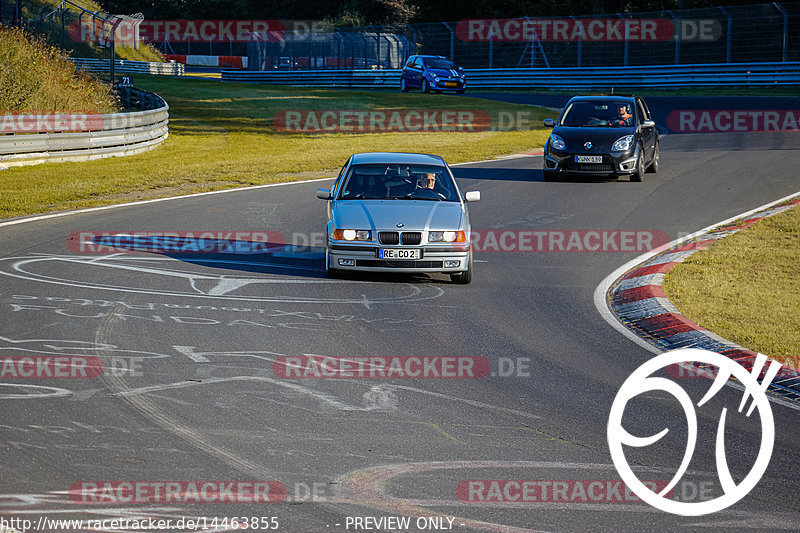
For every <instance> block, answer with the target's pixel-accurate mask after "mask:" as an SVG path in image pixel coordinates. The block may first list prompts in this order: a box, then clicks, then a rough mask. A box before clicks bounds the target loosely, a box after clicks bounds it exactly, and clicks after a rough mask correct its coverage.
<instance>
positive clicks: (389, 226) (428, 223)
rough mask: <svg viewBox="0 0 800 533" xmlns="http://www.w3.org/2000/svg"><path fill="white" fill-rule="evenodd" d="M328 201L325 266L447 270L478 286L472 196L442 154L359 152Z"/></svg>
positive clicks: (324, 193)
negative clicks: (472, 242) (475, 281)
mask: <svg viewBox="0 0 800 533" xmlns="http://www.w3.org/2000/svg"><path fill="white" fill-rule="evenodd" d="M317 197H318V198H322V199H323V200H327V201H328V210H327V213H328V224H327V228H326V233H327V246H326V250H325V264H326V268H327V271H328V274H329V275H330V276H335V275H337V274H339V273H341V272H343V271H371V272H403V273H414V272H443V273H447V274H450V279H451V281H453V282H454V283H462V284H466V283H470V282H471V281H472V249H471V246H470V236H471V234H470V224H469V215H468V212H467V202H475V201H477V200H480V197H481V194H480V192H478V191H470V192H467V193H466V194H465V195H463V197H462V195H461V192H460V191H459V189H458V186H457V185H456V182H455V179H453V173H452V172H451V170H450V167H448V166H447V163H446V162H445V160H444V159H443V158H442V157H440V156H437V155H428V154H408V153H392V152H375V153H363V154H355V155H353V156H351V157H350V159H348V160H347V163H345V165H344V166H343V167H342V170H341V171H340V172H339V176H338V177H337V178H336V182H335V183H334V184H333V188H332V189H317Z"/></svg>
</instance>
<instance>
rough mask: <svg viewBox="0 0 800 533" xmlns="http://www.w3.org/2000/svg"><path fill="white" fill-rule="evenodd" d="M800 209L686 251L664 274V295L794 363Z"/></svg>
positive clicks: (707, 322) (799, 355)
mask: <svg viewBox="0 0 800 533" xmlns="http://www.w3.org/2000/svg"><path fill="white" fill-rule="evenodd" d="M798 258H800V208H798V207H794V208H792V209H790V210H788V211H787V212H784V213H781V214H778V215H775V216H773V217H770V218H767V219H765V220H762V221H760V222H758V223H756V224H755V225H753V226H752V227H750V228H747V229H745V230H742V231H739V232H738V233H735V234H734V235H731V236H729V237H727V238H725V239H722V240H721V241H719V242H718V243H716V244H714V245H713V246H712V247H711V248H709V249H707V250H704V251H700V252H697V253H695V254H694V255H692V256H691V257H690V258H689V259H688V260H687V261H686V262H684V263H681V264H679V265H677V266H676V267H675V268H673V269H672V270H671V271H670V272H669V274H668V275H667V277H666V280H665V283H664V291H665V293H666V295H667V297H668V298H669V299H670V300H671V301H672V302H673V303H674V304H675V306H676V307H677V308H678V309H680V310H681V312H682V313H683V314H685V315H686V316H687V317H689V318H690V319H692V320H694V321H695V322H696V323H698V324H700V325H701V326H703V327H705V328H707V329H709V330H711V331H713V332H714V333H717V334H719V335H721V336H722V337H724V338H726V339H729V340H731V341H733V342H735V343H737V344H740V345H742V346H745V347H747V348H749V349H751V350H756V351H759V352H761V353H764V354H766V355H768V356H770V357H773V358H775V359H778V360H780V361H784V362H787V363H788V364H790V365H791V366H794V367H797V364H798V360H800V269H798Z"/></svg>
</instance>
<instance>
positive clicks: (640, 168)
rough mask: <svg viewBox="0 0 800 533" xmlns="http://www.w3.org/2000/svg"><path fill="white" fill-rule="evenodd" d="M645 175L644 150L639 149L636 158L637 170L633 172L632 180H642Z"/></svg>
mask: <svg viewBox="0 0 800 533" xmlns="http://www.w3.org/2000/svg"><path fill="white" fill-rule="evenodd" d="M643 176H644V150H643V149H641V148H640V149H639V157H637V158H636V170H635V171H634V173H633V174H631V181H642V177H643Z"/></svg>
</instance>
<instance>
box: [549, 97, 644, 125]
mask: <svg viewBox="0 0 800 533" xmlns="http://www.w3.org/2000/svg"><path fill="white" fill-rule="evenodd" d="M561 126H573V127H593V128H597V127H599V128H612V127H630V126H633V109H632V105H631V104H630V103H629V102H622V101H613V100H608V101H597V100H594V101H590V102H573V103H571V104H570V105H569V106H568V107H567V109H566V111H564V116H563V117H562V118H561Z"/></svg>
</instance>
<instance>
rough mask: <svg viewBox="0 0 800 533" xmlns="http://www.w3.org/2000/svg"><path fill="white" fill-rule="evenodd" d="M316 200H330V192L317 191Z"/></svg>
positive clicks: (326, 190)
mask: <svg viewBox="0 0 800 533" xmlns="http://www.w3.org/2000/svg"><path fill="white" fill-rule="evenodd" d="M317 198H319V199H320V200H330V199H331V191H330V190H328V189H317Z"/></svg>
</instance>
